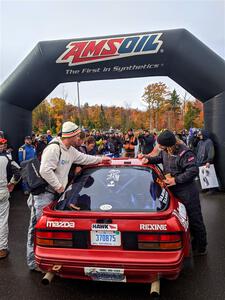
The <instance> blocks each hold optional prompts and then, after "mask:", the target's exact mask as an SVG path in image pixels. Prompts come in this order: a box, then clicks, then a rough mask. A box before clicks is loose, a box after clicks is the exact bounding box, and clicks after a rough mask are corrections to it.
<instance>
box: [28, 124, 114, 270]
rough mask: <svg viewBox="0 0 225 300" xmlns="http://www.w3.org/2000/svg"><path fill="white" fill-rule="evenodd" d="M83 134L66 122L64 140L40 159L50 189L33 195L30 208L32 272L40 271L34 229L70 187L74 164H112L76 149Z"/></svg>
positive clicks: (52, 146)
mask: <svg viewBox="0 0 225 300" xmlns="http://www.w3.org/2000/svg"><path fill="white" fill-rule="evenodd" d="M80 133H81V130H80V129H79V127H78V126H77V125H76V124H74V123H72V122H65V123H63V126H62V134H61V137H56V138H54V139H53V140H52V141H51V142H50V144H49V145H48V146H47V147H46V148H45V149H44V151H43V154H42V159H41V166H40V175H41V176H42V178H43V179H45V180H46V182H47V183H48V186H47V188H46V191H45V192H44V193H41V194H39V195H31V196H30V198H29V199H28V205H29V206H30V208H31V218H30V225H29V229H28V241H27V264H28V267H29V269H31V270H36V271H39V270H38V269H37V268H36V263H35V259H34V250H33V238H34V226H35V225H36V223H37V220H38V219H39V218H40V217H41V215H42V210H43V208H44V207H45V206H47V205H48V204H50V203H51V201H52V200H53V199H54V197H55V194H61V193H63V192H64V190H65V188H66V186H67V183H68V174H69V170H70V168H71V165H72V164H73V163H75V164H78V165H90V164H98V163H110V161H111V159H110V158H108V157H96V156H92V155H87V154H83V153H81V152H79V151H78V150H76V149H75V148H74V147H75V146H76V145H77V140H78V139H79V138H80Z"/></svg>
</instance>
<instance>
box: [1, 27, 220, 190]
mask: <svg viewBox="0 0 225 300" xmlns="http://www.w3.org/2000/svg"><path fill="white" fill-rule="evenodd" d="M144 76H168V77H170V78H171V79H173V80H174V81H176V82H177V83H178V84H179V85H181V86H182V87H183V88H184V89H186V90H187V91H188V92H189V93H191V94H192V95H193V96H195V97H196V98H197V99H200V100H201V101H202V102H203V103H204V110H205V127H206V129H208V130H209V131H210V132H211V133H212V134H213V138H214V142H215V144H216V149H217V155H216V157H217V158H216V159H217V161H216V165H217V171H218V173H219V177H220V179H221V182H222V186H223V187H225V122H224V119H225V61H224V60H223V59H222V58H221V57H219V56H218V55H217V54H215V53H214V52H213V51H211V50H210V49H209V48H208V47H206V46H205V45H204V44H203V43H202V42H201V41H199V40H198V39H197V38H196V37H194V36H193V35H192V34H191V33H190V32H188V31H187V30H185V29H176V30H165V31H157V32H144V33H135V34H129V35H116V36H104V37H96V38H85V39H72V40H59V41H47V42H39V43H38V44H37V46H36V47H35V48H34V49H33V50H32V51H31V53H30V54H29V55H28V56H27V57H26V58H25V59H24V61H23V62H22V63H21V64H20V65H19V66H18V67H17V68H16V70H15V71H14V72H13V73H12V74H11V75H10V76H9V78H8V79H7V80H6V81H5V82H4V83H3V84H2V86H1V91H0V129H1V130H4V131H5V132H7V135H8V137H9V139H10V142H11V143H12V144H13V145H14V146H15V147H17V146H18V145H20V144H21V143H22V142H23V138H24V136H25V135H27V134H30V132H31V126H32V118H31V115H32V110H33V109H34V108H35V107H36V106H37V105H38V104H39V103H40V102H41V101H43V100H44V99H45V97H46V96H47V95H48V94H49V93H50V92H51V91H52V90H53V89H54V88H55V87H56V86H57V85H58V84H59V83H62V82H68V81H88V80H103V79H118V78H131V77H144Z"/></svg>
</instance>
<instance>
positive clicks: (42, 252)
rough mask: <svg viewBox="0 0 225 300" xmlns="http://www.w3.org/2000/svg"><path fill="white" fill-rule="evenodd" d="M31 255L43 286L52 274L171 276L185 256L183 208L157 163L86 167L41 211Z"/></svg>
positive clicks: (130, 278) (126, 278)
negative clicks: (33, 251)
mask: <svg viewBox="0 0 225 300" xmlns="http://www.w3.org/2000/svg"><path fill="white" fill-rule="evenodd" d="M35 257H36V262H37V264H38V266H39V268H40V269H41V270H42V271H44V272H46V273H47V274H46V275H47V276H46V278H45V279H46V280H47V282H49V281H50V280H51V278H52V277H53V276H54V275H58V276H61V277H67V278H76V279H83V280H100V281H115V282H142V283H152V282H156V281H159V279H160V278H166V279H176V278H177V277H178V276H179V274H180V272H181V270H182V268H183V266H184V262H185V260H188V259H189V258H190V235H189V226H188V218H187V214H186V209H185V207H184V205H183V204H182V203H181V202H180V201H179V199H176V198H175V197H174V196H173V194H171V192H170V191H169V190H168V188H167V187H166V185H165V184H164V182H163V176H162V173H161V172H160V170H159V169H158V168H157V166H153V165H142V164H141V161H140V160H137V159H114V160H112V164H110V165H97V166H88V167H85V168H84V169H83V171H82V173H81V174H80V175H78V176H76V178H75V179H74V181H73V183H72V184H71V185H69V186H68V188H67V190H66V191H65V192H64V194H63V195H62V196H61V198H60V199H59V200H58V201H57V202H52V203H51V204H50V205H49V206H47V207H46V208H45V209H44V211H43V215H42V217H41V218H40V219H39V221H38V223H37V225H36V230H35ZM45 283H46V282H45Z"/></svg>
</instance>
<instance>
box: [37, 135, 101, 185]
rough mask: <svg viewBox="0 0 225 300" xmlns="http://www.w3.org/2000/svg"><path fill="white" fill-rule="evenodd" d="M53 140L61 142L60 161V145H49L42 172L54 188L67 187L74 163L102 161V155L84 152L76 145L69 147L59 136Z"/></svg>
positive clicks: (41, 167) (44, 153)
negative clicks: (77, 148) (78, 149)
mask: <svg viewBox="0 0 225 300" xmlns="http://www.w3.org/2000/svg"><path fill="white" fill-rule="evenodd" d="M53 141H54V142H56V141H57V142H59V143H60V148H61V157H60V161H59V155H60V149H59V145H57V144H53V145H48V147H46V148H45V150H44V152H43V154H42V158H41V166H40V174H41V176H42V178H44V179H45V180H46V181H47V182H48V184H49V185H50V186H51V187H52V188H53V189H54V190H57V189H59V188H60V187H61V186H63V187H64V188H65V187H66V185H67V183H68V174H69V170H70V168H71V166H72V164H73V163H75V164H78V165H89V164H98V163H100V162H101V161H102V159H101V157H96V156H91V155H87V154H83V153H81V152H79V151H77V150H76V149H75V148H74V147H70V148H69V149H68V148H67V147H66V146H65V145H64V144H63V143H62V141H61V139H60V138H59V137H58V138H55V139H53V140H52V141H51V142H53ZM50 144H51V143H50Z"/></svg>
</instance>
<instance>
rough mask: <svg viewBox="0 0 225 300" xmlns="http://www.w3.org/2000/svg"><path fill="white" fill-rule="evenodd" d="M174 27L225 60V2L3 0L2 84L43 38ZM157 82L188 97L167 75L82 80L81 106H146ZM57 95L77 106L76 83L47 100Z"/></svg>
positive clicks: (60, 88) (0, 26) (0, 12)
mask: <svg viewBox="0 0 225 300" xmlns="http://www.w3.org/2000/svg"><path fill="white" fill-rule="evenodd" d="M175 28H185V29H187V30H189V31H190V32H191V33H192V34H194V35H195V36H196V37H197V38H198V39H200V40H201V41H202V42H203V43H205V44H206V45H207V46H208V47H209V48H211V49H212V50H213V51H215V52H216V53H217V54H218V55H220V56H221V57H223V58H224V59H225V0H224V1H223V0H221V1H216V0H201V1H196V0H194V1H189V0H186V1H185V0H177V1H170V0H164V1H160V0H157V1H152V0H146V1H141V0H137V1H131V0H130V1H122V0H120V1H119V0H113V1H107V0H105V1H95V0H93V1H85V0H82V1H78V0H77V1H76V0H70V1H60V0H59V1H54V0H52V1H45V0H39V1H34V0H27V1H20V0H17V1H10V0H0V31H1V32H0V34H1V35H0V42H1V46H0V51H1V52H0V82H1V83H2V82H3V81H4V80H5V79H6V78H7V77H8V76H9V75H10V73H12V72H13V70H14V69H15V68H16V67H17V66H18V65H19V63H20V62H21V61H22V60H23V59H24V58H25V57H26V56H27V55H28V54H29V52H30V51H31V50H32V49H33V48H34V47H35V45H36V44H37V43H38V42H39V41H47V40H55V39H73V38H81V37H82V38H83V37H91V36H93V37H95V36H103V35H115V34H126V33H134V32H144V31H154V30H157V31H158V30H166V29H175ZM158 81H162V82H164V83H166V84H167V85H168V86H169V88H170V89H171V90H172V89H173V88H175V89H176V90H177V91H178V93H179V94H180V95H181V96H184V94H185V91H184V90H183V89H182V88H181V87H180V86H179V85H177V84H176V83H175V82H174V81H172V80H170V79H169V78H168V77H146V78H138V79H136V78H134V79H119V80H105V81H93V82H82V83H81V84H80V96H81V104H84V103H85V102H88V103H89V104H90V105H93V104H101V103H102V104H104V105H118V106H121V105H122V106H131V107H134V108H137V107H138V108H140V109H143V108H144V106H143V102H142V101H141V96H142V94H143V92H144V87H146V86H147V85H148V84H150V83H153V82H158ZM56 96H57V97H64V98H65V97H66V98H67V101H69V102H71V103H73V104H76V103H77V91H76V83H64V84H60V85H59V86H58V87H57V88H56V89H55V90H54V91H52V93H51V94H50V95H49V96H48V97H47V98H51V97H56ZM188 96H190V95H188Z"/></svg>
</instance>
